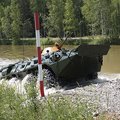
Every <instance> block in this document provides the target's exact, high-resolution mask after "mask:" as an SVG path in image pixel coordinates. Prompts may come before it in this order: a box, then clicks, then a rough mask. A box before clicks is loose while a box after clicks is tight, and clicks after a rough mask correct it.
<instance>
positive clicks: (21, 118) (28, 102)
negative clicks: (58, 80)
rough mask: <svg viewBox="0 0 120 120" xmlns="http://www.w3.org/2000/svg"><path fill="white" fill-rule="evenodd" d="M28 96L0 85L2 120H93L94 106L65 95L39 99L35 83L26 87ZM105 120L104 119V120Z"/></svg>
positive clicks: (0, 119)
mask: <svg viewBox="0 0 120 120" xmlns="http://www.w3.org/2000/svg"><path fill="white" fill-rule="evenodd" d="M26 91H27V93H28V94H27V96H23V95H20V94H18V93H16V92H15V90H14V89H13V88H11V87H8V86H6V85H0V120H93V115H92V111H93V106H91V105H90V104H88V103H84V102H80V98H79V97H78V99H77V100H76V101H73V100H71V99H70V98H69V97H65V96H63V95H59V96H55V95H54V96H48V97H47V98H42V99H37V92H36V88H35V84H34V82H32V83H30V84H29V85H27V87H26ZM102 120H104V119H102Z"/></svg>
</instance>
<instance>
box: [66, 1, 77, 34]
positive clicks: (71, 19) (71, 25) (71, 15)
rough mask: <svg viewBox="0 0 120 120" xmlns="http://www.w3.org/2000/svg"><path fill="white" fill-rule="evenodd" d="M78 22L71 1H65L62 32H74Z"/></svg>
mask: <svg viewBox="0 0 120 120" xmlns="http://www.w3.org/2000/svg"><path fill="white" fill-rule="evenodd" d="M77 24H78V21H77V19H76V17H75V11H74V7H73V1H72V0H66V3H65V12H64V26H65V27H64V30H65V32H70V33H72V32H75V31H76V28H77V27H76V26H77Z"/></svg>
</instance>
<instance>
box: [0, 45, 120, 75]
mask: <svg viewBox="0 0 120 120" xmlns="http://www.w3.org/2000/svg"><path fill="white" fill-rule="evenodd" d="M74 47H75V46H65V48H67V49H71V48H74ZM42 48H44V47H42ZM33 56H36V47H35V46H33V45H27V46H12V45H0V67H1V66H4V65H6V64H9V63H12V62H16V61H18V60H20V59H25V58H31V57H33ZM101 72H102V73H120V46H119V45H116V46H111V48H110V50H109V52H108V54H107V55H106V56H104V58H103V66H102V69H101Z"/></svg>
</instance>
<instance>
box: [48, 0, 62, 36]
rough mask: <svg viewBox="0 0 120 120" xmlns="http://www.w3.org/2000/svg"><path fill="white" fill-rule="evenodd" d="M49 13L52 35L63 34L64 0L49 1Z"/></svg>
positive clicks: (49, 28)
mask: <svg viewBox="0 0 120 120" xmlns="http://www.w3.org/2000/svg"><path fill="white" fill-rule="evenodd" d="M47 6H48V9H49V15H48V18H47V28H48V32H49V34H50V35H53V36H54V35H55V36H56V35H57V36H59V37H61V36H63V17H64V2H63V0H49V1H48V3H47Z"/></svg>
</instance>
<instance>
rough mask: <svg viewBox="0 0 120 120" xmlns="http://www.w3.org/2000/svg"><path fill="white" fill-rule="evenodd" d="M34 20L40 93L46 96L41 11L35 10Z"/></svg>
mask: <svg viewBox="0 0 120 120" xmlns="http://www.w3.org/2000/svg"><path fill="white" fill-rule="evenodd" d="M34 21H35V30H36V31H35V33H36V47H37V54H38V81H39V83H40V93H41V97H44V82H43V73H42V61H41V52H42V51H41V46H40V23H39V12H38V11H35V12H34Z"/></svg>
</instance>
